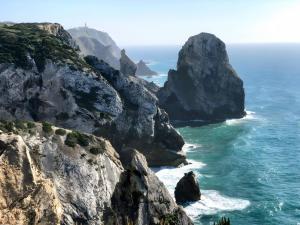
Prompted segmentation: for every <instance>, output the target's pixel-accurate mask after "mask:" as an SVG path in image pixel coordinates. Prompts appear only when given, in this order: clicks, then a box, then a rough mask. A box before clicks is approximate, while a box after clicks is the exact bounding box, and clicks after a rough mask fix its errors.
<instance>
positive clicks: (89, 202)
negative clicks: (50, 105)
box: [0, 121, 192, 225]
mask: <svg viewBox="0 0 300 225" xmlns="http://www.w3.org/2000/svg"><path fill="white" fill-rule="evenodd" d="M125 161H126V163H124V166H123V165H122V163H121V161H120V158H119V155H118V153H117V152H116V151H115V150H114V148H113V147H112V145H111V144H110V143H109V141H107V140H105V139H103V138H100V137H96V136H93V135H88V134H83V133H79V132H77V131H70V130H65V129H61V128H57V127H54V126H52V125H50V124H49V123H43V124H40V123H32V122H21V121H16V122H0V224H7V225H14V224H20V225H23V224H24V225H29V224H30V225H38V224H39V225H41V224H49V225H54V224H57V225H58V224H61V225H76V224H77V225H78V224H81V225H102V224H103V225H109V224H112V225H116V224H118V225H129V224H137V225H144V224H157V225H158V224H160V225H161V224H164V225H173V224H178V225H192V222H191V221H190V219H189V218H188V217H187V216H186V214H185V213H184V211H183V210H182V209H181V208H180V207H178V206H177V205H176V203H175V202H174V200H173V199H172V198H171V197H170V195H169V193H168V192H167V190H166V188H165V187H164V185H163V184H162V183H161V182H160V181H159V180H158V179H157V177H156V176H155V175H154V174H153V172H152V171H151V170H150V169H149V168H148V166H147V163H146V160H145V158H144V156H143V155H141V154H140V153H139V152H137V151H136V150H131V153H130V154H127V158H126V160H125Z"/></svg>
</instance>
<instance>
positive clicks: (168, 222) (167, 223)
mask: <svg viewBox="0 0 300 225" xmlns="http://www.w3.org/2000/svg"><path fill="white" fill-rule="evenodd" d="M160 224H161V225H178V224H179V221H178V215H177V214H176V213H170V214H167V215H165V216H164V218H163V219H161V221H160Z"/></svg>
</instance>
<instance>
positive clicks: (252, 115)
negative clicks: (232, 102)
mask: <svg viewBox="0 0 300 225" xmlns="http://www.w3.org/2000/svg"><path fill="white" fill-rule="evenodd" d="M255 115H256V113H255V112H253V111H247V110H246V116H244V117H243V118H240V119H229V120H226V121H225V123H226V125H229V126H230V125H236V124H240V123H243V122H245V121H249V120H255V119H257V117H256V116H255Z"/></svg>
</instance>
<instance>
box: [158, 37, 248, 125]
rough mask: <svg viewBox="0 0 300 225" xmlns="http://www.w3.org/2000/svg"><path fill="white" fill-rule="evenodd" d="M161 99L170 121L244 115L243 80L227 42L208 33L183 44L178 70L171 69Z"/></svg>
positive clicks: (161, 91) (161, 104)
mask: <svg viewBox="0 0 300 225" xmlns="http://www.w3.org/2000/svg"><path fill="white" fill-rule="evenodd" d="M158 98H159V102H160V106H161V107H162V108H163V109H165V110H166V111H167V113H168V114H169V117H170V119H171V120H181V121H190V120H204V121H222V120H225V119H228V118H240V117H243V116H244V115H245V111H244V98H245V93H244V88H243V81H242V80H241V79H240V78H239V77H238V75H237V74H236V72H235V71H234V69H233V68H232V66H231V65H230V64H229V59H228V55H227V52H226V47H225V44H224V43H223V42H222V41H221V40H220V39H218V38H217V37H216V36H214V35H212V34H208V33H201V34H199V35H196V36H193V37H190V38H189V39H188V41H187V42H186V43H185V44H184V46H183V47H182V49H181V50H180V52H179V57H178V62H177V70H170V71H169V74H168V80H167V82H166V83H165V85H164V87H163V88H162V89H161V90H160V91H159V92H158Z"/></svg>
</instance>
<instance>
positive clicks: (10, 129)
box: [4, 122, 14, 132]
mask: <svg viewBox="0 0 300 225" xmlns="http://www.w3.org/2000/svg"><path fill="white" fill-rule="evenodd" d="M4 128H5V129H6V130H7V132H13V131H14V123H13V122H6V123H5V125H4Z"/></svg>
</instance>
